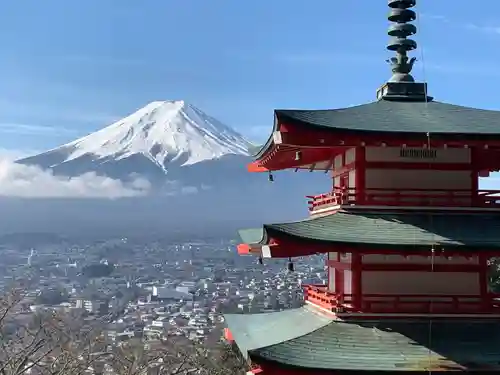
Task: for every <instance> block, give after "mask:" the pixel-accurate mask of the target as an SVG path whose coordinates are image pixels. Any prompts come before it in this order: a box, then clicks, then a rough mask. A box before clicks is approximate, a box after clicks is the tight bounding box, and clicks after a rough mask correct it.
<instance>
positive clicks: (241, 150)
mask: <svg viewBox="0 0 500 375" xmlns="http://www.w3.org/2000/svg"><path fill="white" fill-rule="evenodd" d="M250 145H251V144H250V142H248V141H247V140H246V139H244V138H243V137H242V136H241V135H240V134H238V133H237V132H236V131H234V130H233V129H231V128H230V127H228V126H226V125H224V124H222V123H221V122H219V121H218V120H216V119H214V118H213V117H211V116H208V115H206V114H205V113H204V112H202V111H201V110H199V109H198V108H196V107H194V106H193V105H190V104H188V103H186V102H185V101H183V100H176V101H156V102H152V103H150V104H148V105H146V106H145V107H143V108H141V109H139V110H138V111H136V112H134V113H132V114H131V115H129V116H127V117H125V118H124V119H122V120H119V121H117V122H115V123H114V124H112V125H110V126H108V127H106V128H104V129H101V130H99V131H97V132H95V133H92V134H90V135H88V136H85V137H82V138H79V139H77V140H75V141H73V142H71V143H68V144H66V145H63V146H61V147H59V148H58V149H69V150H71V152H70V153H69V154H67V157H66V158H65V160H64V162H68V161H71V160H74V159H77V158H79V157H82V156H84V155H93V158H94V160H99V159H106V160H109V159H113V160H120V159H124V158H127V157H129V156H131V155H136V154H142V155H144V156H145V157H147V158H148V159H150V160H151V161H153V162H154V163H155V164H157V166H159V167H161V168H162V169H164V168H166V167H167V165H168V163H172V162H176V164H178V165H181V166H186V165H191V164H195V163H199V162H202V161H205V160H212V159H218V158H220V157H222V156H224V155H228V154H234V155H248V147H249V146H250ZM56 150H57V149H56ZM52 151H55V150H52Z"/></svg>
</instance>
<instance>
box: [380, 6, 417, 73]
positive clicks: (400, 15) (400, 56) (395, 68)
mask: <svg viewBox="0 0 500 375" xmlns="http://www.w3.org/2000/svg"><path fill="white" fill-rule="evenodd" d="M388 5H389V7H390V8H391V12H390V14H389V16H388V17H387V18H388V19H389V21H391V22H394V24H393V25H391V26H390V27H389V31H388V32H387V34H389V36H390V37H391V41H390V42H389V44H388V45H387V49H388V50H389V51H395V52H396V57H392V58H390V59H389V60H387V62H388V63H389V64H390V65H391V70H392V77H391V79H390V80H389V82H414V81H415V80H414V79H413V77H412V76H411V74H410V73H411V70H412V68H413V64H414V63H415V61H416V60H417V59H416V58H415V57H412V58H411V59H408V55H407V53H408V51H413V50H415V49H416V48H417V42H415V41H414V40H412V39H408V37H409V36H412V35H415V34H416V33H417V28H416V27H415V25H413V24H411V23H408V22H413V21H415V20H416V19H417V15H416V13H415V12H414V11H413V10H411V9H409V8H412V7H414V6H415V5H416V0H389V2H388Z"/></svg>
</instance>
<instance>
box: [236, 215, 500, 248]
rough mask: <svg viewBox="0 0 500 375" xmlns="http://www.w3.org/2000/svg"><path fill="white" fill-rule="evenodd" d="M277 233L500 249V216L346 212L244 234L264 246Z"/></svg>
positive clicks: (326, 239) (378, 242)
mask: <svg viewBox="0 0 500 375" xmlns="http://www.w3.org/2000/svg"><path fill="white" fill-rule="evenodd" d="M273 234H274V235H276V234H278V235H279V234H286V235H288V236H292V237H294V238H296V239H299V240H305V241H320V242H329V243H336V244H346V245H350V246H355V245H356V244H359V245H363V246H366V245H369V246H372V247H386V248H388V247H391V246H395V247H399V248H400V249H401V246H407V247H408V248H410V247H411V248H412V249H415V248H418V247H421V248H425V249H429V246H431V245H435V246H438V247H440V248H442V247H448V248H462V249H465V248H466V247H473V248H479V249H485V250H486V249H498V248H500V215H499V214H484V213H482V214H476V213H437V212H432V213H431V212H421V211H419V212H414V213H410V212H409V213H401V212H386V211H378V212H361V211H359V210H346V211H340V212H338V213H335V214H332V215H328V216H323V217H316V218H309V219H306V220H303V221H297V222H291V223H281V224H265V225H264V227H263V229H261V230H258V229H255V230H246V231H240V235H241V237H242V240H243V241H244V242H245V243H248V244H264V243H266V241H267V238H268V237H272V236H273Z"/></svg>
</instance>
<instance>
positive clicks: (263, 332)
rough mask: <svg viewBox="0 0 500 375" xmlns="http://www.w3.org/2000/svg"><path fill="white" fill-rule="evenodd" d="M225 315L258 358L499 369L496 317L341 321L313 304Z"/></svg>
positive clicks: (314, 365) (389, 367) (344, 365)
mask: <svg viewBox="0 0 500 375" xmlns="http://www.w3.org/2000/svg"><path fill="white" fill-rule="evenodd" d="M225 318H226V322H227V325H228V328H229V329H230V331H231V333H232V334H233V337H234V339H235V341H236V343H237V345H238V347H239V348H240V350H241V351H242V353H243V354H244V355H245V356H250V357H251V358H252V359H254V360H255V359H258V358H260V359H264V360H267V361H272V362H275V363H279V364H282V365H288V366H295V367H302V368H309V369H323V370H334V369H338V370H358V371H360V370H378V371H419V370H420V371H429V370H435V371H438V370H441V371H453V370H455V371H456V370H459V371H460V370H469V369H474V370H485V371H492V370H496V371H498V370H500V364H499V363H500V324H499V323H498V322H496V321H495V320H479V319H478V320H476V319H470V318H469V319H467V320H465V319H456V320H455V319H454V320H432V321H431V320H430V319H424V318H422V319H399V320H391V319H387V318H386V319H383V320H375V319H370V320H362V319H361V320H359V319H356V320H352V321H345V320H344V321H342V320H335V319H334V318H333V316H332V317H331V318H330V317H328V316H326V315H322V314H321V313H319V312H315V311H314V308H312V307H310V306H304V307H302V308H299V309H292V310H285V311H282V312H277V313H270V314H253V315H244V314H238V315H225ZM298 319H301V320H298Z"/></svg>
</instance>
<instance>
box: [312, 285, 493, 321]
mask: <svg viewBox="0 0 500 375" xmlns="http://www.w3.org/2000/svg"><path fill="white" fill-rule="evenodd" d="M498 297H499V296H498V295H496V294H489V295H488V298H487V299H486V300H484V298H481V297H480V296H477V295H476V296H474V295H460V296H458V295H444V294H437V295H432V296H431V295H419V294H402V295H388V294H364V295H362V296H360V298H358V301H361V302H360V303H359V304H360V306H356V303H355V302H354V298H355V296H354V295H352V294H343V295H339V294H335V293H332V292H329V291H328V289H327V287H326V286H324V285H306V286H305V287H304V300H305V301H308V302H310V303H312V304H313V305H316V306H318V307H321V308H323V309H325V310H328V311H331V312H335V313H337V314H339V313H345V314H349V313H367V314H450V315H453V314H500V301H499V298H498Z"/></svg>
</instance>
